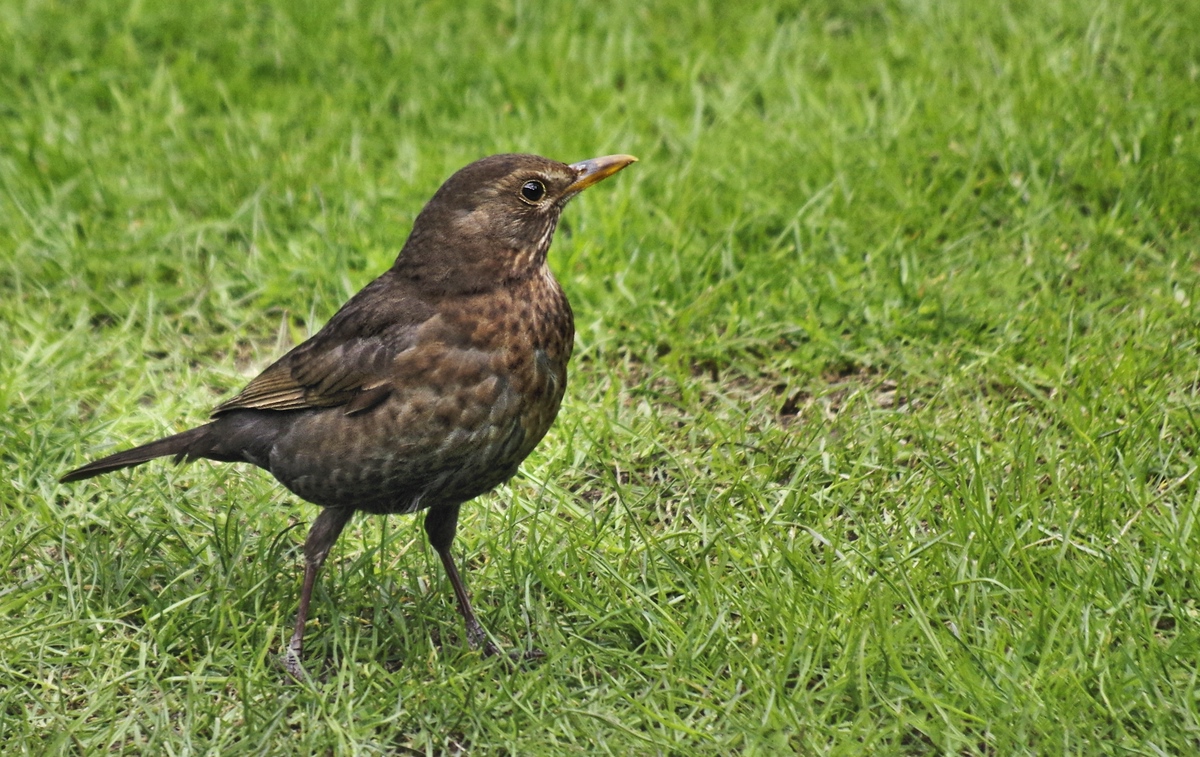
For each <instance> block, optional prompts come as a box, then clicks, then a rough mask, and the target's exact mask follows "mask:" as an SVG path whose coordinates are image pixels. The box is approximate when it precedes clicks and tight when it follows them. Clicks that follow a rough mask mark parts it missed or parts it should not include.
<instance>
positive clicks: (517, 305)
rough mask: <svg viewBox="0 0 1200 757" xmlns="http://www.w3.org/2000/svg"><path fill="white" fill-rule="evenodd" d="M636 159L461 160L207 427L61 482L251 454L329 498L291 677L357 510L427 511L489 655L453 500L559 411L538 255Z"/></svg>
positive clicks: (308, 566)
mask: <svg viewBox="0 0 1200 757" xmlns="http://www.w3.org/2000/svg"><path fill="white" fill-rule="evenodd" d="M635 160H636V158H634V157H632V156H630V155H610V156H607V157H603V158H595V159H592V160H585V161H582V162H580V163H573V164H571V165H566V164H564V163H558V162H556V161H553V160H549V159H547V158H542V157H538V156H536V155H495V156H492V157H490V158H484V159H483V160H480V161H477V162H475V163H472V164H471V165H469V166H467V167H466V168H463V169H462V170H460V171H458V172H457V173H456V174H454V175H453V176H451V177H450V179H449V180H447V181H446V183H445V184H443V185H442V187H441V189H439V190H438V191H437V194H435V195H434V196H433V199H431V200H430V201H429V203H428V204H427V205H426V206H425V208H424V209H423V210H422V211H421V213H420V215H418V216H417V219H416V221H415V222H414V223H413V228H412V233H411V234H410V235H409V237H408V241H407V242H406V243H405V244H404V248H403V249H402V250H401V251H400V255H399V257H397V259H396V262H395V264H393V265H392V267H391V268H390V269H389V270H388V271H387V272H386V273H384V274H383V275H382V276H380V277H379V278H377V279H376V280H375V281H373V282H371V283H370V284H368V285H367V286H366V288H364V289H363V290H362V291H361V292H359V293H358V294H356V295H355V296H354V297H352V298H351V299H350V301H349V302H347V303H346V304H345V306H343V307H342V309H341V310H339V311H338V312H337V314H336V315H334V316H333V318H332V319H330V321H329V323H327V324H326V325H325V327H324V328H323V329H321V330H320V331H319V332H317V334H315V335H314V336H313V337H312V338H311V339H309V340H308V341H306V342H304V343H303V344H301V345H299V346H298V347H296V348H295V349H293V350H292V351H291V352H289V353H287V354H286V355H284V356H283V357H282V358H280V359H279V360H278V361H276V362H275V363H274V364H273V365H271V366H270V367H269V368H267V369H266V370H265V371H263V372H262V373H261V374H260V375H259V376H258V377H257V378H256V379H254V380H253V381H251V382H250V384H249V385H247V386H246V388H245V389H243V390H242V392H241V394H239V395H237V396H236V397H234V398H233V399H230V400H229V401H227V402H225V403H224V404H222V405H220V406H218V407H217V408H216V410H215V411H213V420H212V421H211V422H209V423H206V424H205V425H203V426H200V427H198V428H193V429H191V430H190V431H184V432H183V433H181V434H175V435H174V436H169V437H167V438H165V439H159V440H158V441H155V442H151V443H149V444H145V445H143V446H141V447H136V448H134V449H131V450H127V451H125V452H119V453H117V454H115V455H110V456H108V457H105V458H102V459H100V460H97V461H95V462H93V463H89V464H87V465H85V466H83V467H82V468H79V469H77V470H73V471H71V472H70V473H67V474H66V475H65V476H63V477H62V479H61V480H62V481H63V482H67V481H78V480H79V479H83V478H89V477H91V476H96V475H99V474H101V473H108V472H109V471H114V470H118V469H121V468H127V467H130V466H133V465H139V464H141V463H144V462H146V461H147V460H151V459H154V458H156V457H166V456H174V458H175V461H176V462H181V461H184V460H195V459H196V458H206V459H208V460H217V461H220V462H245V463H252V464H254V465H257V466H259V467H260V468H264V469H266V470H267V471H270V473H271V475H273V476H275V478H277V479H278V480H279V482H280V483H282V484H283V485H284V486H286V487H287V488H288V489H290V490H291V491H292V492H293V493H295V494H296V495H297V496H299V497H301V498H303V499H306V500H308V501H309V502H312V503H315V504H318V505H321V506H322V507H323V508H324V509H323V510H322V511H321V514H320V515H318V516H317V519H316V521H315V522H314V523H313V525H312V529H311V530H310V531H309V533H308V538H307V539H306V540H305V543H304V557H305V568H304V585H303V588H302V589H301V591H300V607H299V610H298V612H297V614H296V626H295V631H294V633H293V634H292V638H291V642H290V643H289V644H288V647H287V651H286V652H285V654H284V664H285V667H286V668H287V670H288V672H289V673H290V674H291V675H293V676H295V677H299V676H301V675H302V674H303V668H302V666H301V654H302V650H303V644H304V626H305V621H306V619H307V617H308V605H309V600H310V599H311V598H312V590H313V582H314V580H315V579H316V576H317V571H319V570H320V568H321V563H322V562H324V560H325V557H326V555H327V554H329V549H330V547H332V546H333V543H334V542H335V541H336V540H337V538H338V535H339V534H341V532H342V529H343V528H344V527H345V526H346V523H347V522H348V521H349V520H350V517H351V516H352V515H353V514H354V513H355V511H357V510H361V511H363V512H367V513H375V514H381V515H386V514H392V513H396V514H399V513H412V512H416V511H418V510H428V513H427V514H426V516H425V532H426V534H428V536H429V541H430V543H431V544H432V545H433V547H434V549H436V550H437V552H438V555H439V556H440V557H441V559H442V564H443V565H444V566H445V568H446V574H447V575H448V576H449V578H450V583H451V585H452V586H453V587H454V593H455V596H456V597H457V599H458V607H459V610H460V611H461V612H462V615H463V618H464V619H465V621H466V627H467V640H468V642H469V643H470V645H471V646H472V647H475V648H477V647H480V646H482V648H483V651H484V653H485V654H488V655H491V654H496V653H497V652H498V650H497V649H496V647H495V645H493V644H492V643H491V641H490V640H489V639H488V637H487V634H486V633H485V632H484V630H483V628H482V626H480V624H479V621H478V620H476V618H475V613H474V611H473V610H472V609H471V601H470V599H469V598H468V597H467V591H466V588H465V587H464V586H463V582H462V579H461V578H460V577H459V574H458V569H457V568H456V567H455V565H454V558H453V557H452V556H451V554H450V544H451V542H452V541H453V540H454V531H455V527H456V525H457V523H458V510H459V507H460V506H461V505H462V503H464V502H466V501H467V500H469V499H472V498H473V497H476V496H478V495H480V494H483V493H484V492H486V491H489V490H490V489H492V488H494V487H495V486H497V485H498V484H500V483H502V482H504V481H506V480H507V479H508V478H510V477H511V476H512V475H513V474H514V473H516V471H517V466H518V465H520V464H521V461H522V460H524V459H525V457H526V456H527V455H528V454H529V453H530V452H531V451H532V450H533V448H534V447H535V446H536V445H537V443H538V442H539V441H541V439H542V437H543V436H544V435H545V433H546V431H547V430H548V429H549V428H550V424H551V423H553V421H554V417H555V415H557V413H558V408H559V404H560V403H561V402H562V398H563V391H564V390H565V388H566V382H567V360H568V359H569V358H570V356H571V348H572V342H573V339H574V334H575V326H574V321H573V318H572V315H571V307H570V305H569V304H568V303H567V299H566V297H565V296H564V295H563V291H562V289H561V288H560V287H559V285H558V282H557V281H555V279H554V276H553V274H552V273H551V272H550V269H549V267H547V265H546V253H547V251H548V250H549V248H550V241H551V238H552V237H553V235H554V229H555V226H556V225H557V223H558V218H559V216H560V215H561V213H562V210H563V207H564V206H565V205H566V204H567V201H569V200H570V199H571V198H572V197H574V196H575V195H576V194H578V193H579V192H581V191H582V190H584V189H586V188H587V187H590V186H591V185H593V184H595V183H596V182H598V181H600V180H602V179H605V178H607V177H609V176H611V175H613V174H614V173H616V172H617V171H620V170H621V169H622V168H624V167H625V166H627V165H629V164H630V163H633V162H634V161H635Z"/></svg>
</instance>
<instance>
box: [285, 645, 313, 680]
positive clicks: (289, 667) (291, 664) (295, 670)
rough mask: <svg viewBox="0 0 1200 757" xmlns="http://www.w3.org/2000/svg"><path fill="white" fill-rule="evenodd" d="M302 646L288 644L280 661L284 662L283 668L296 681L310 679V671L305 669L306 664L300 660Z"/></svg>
mask: <svg viewBox="0 0 1200 757" xmlns="http://www.w3.org/2000/svg"><path fill="white" fill-rule="evenodd" d="M300 657H301V648H300V647H298V646H295V645H291V644H289V645H288V648H287V650H286V651H284V653H283V655H282V657H281V658H280V662H281V663H283V669H284V670H285V671H287V674H288V677H289V678H291V679H292V681H294V682H295V683H303V682H304V681H307V680H308V671H306V670H305V669H304V664H303V663H302V662H301V661H300Z"/></svg>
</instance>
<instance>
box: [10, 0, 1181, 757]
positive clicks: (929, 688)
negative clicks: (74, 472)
mask: <svg viewBox="0 0 1200 757" xmlns="http://www.w3.org/2000/svg"><path fill="white" fill-rule="evenodd" d="M0 50H3V51H4V52H3V53H0V410H2V411H3V416H4V421H3V422H2V423H0V460H2V461H3V468H4V471H5V473H4V475H3V476H0V568H2V569H3V575H4V578H3V579H0V743H3V744H5V745H7V752H8V753H9V754H13V755H15V754H43V753H59V752H68V753H79V754H84V753H87V754H94V753H120V754H126V753H128V754H134V753H146V754H156V755H157V754H178V755H186V754H221V755H230V754H241V753H255V754H279V753H302V754H304V753H328V754H452V755H454V754H466V755H489V754H519V755H528V754H546V755H558V754H588V755H591V754H613V755H629V754H636V755H658V754H662V755H667V754H670V755H703V754H714V755H715V754H722V755H723V754H748V755H749V754H756V755H775V754H787V753H798V754H805V755H808V754H828V755H857V754H881V755H882V754H897V755H921V754H953V755H1012V754H1082V755H1093V754H1103V753H1111V754H1142V755H1166V754H1186V753H1194V752H1196V751H1198V750H1200V604H1198V601H1200V523H1198V522H1197V521H1198V519H1200V474H1198V473H1197V466H1198V465H1200V342H1198V340H1200V225H1198V223H1197V219H1200V4H1197V3H1195V2H1194V1H1193V0H1143V1H1141V2H1138V1H1137V0H1105V1H1101V2H1087V1H1086V0H1046V2H1037V3H1035V2H1023V1H1018V0H1013V1H1012V2H994V3H980V2H968V1H967V0H961V1H960V0H950V1H948V2H938V1H937V0H907V1H906V0H813V2H806V3H800V2H792V1H790V0H779V1H778V2H775V3H763V4H760V5H757V6H755V5H752V4H739V3H709V2H704V1H703V0H702V1H701V2H699V3H693V2H685V3H668V2H661V3H650V4H648V5H645V4H641V3H634V2H630V1H629V0H616V1H615V2H611V3H590V4H578V5H576V4H569V3H557V4H551V3H544V4H543V3H524V2H510V1H506V0H504V1H500V2H495V3H488V4H484V3H467V4H462V3H448V2H439V1H437V0H435V1H434V2H429V3H416V2H411V1H410V0H403V1H402V2H394V3H391V2H379V1H378V0H344V2H340V3H338V2H325V1H323V0H322V1H319V2H305V3H301V2H295V3H289V2H284V1H283V0H278V1H276V2H267V3H263V4H254V5H251V4H243V3H228V2H218V1H217V0H195V1H194V2H188V3H143V2H113V3H67V2H52V1H51V0H11V1H10V2H3V3H0ZM512 151H522V152H536V153H539V154H543V155H547V156H550V157H554V158H557V159H561V160H564V161H568V162H570V161H575V160H581V159H583V158H589V157H593V156H597V155H604V154H608V153H617V152H626V153H632V154H634V155H637V156H638V157H639V158H640V159H641V162H639V163H638V164H636V165H634V166H632V167H630V168H629V169H627V170H626V171H624V172H622V173H621V174H620V175H618V176H616V177H614V178H613V179H611V180H609V181H606V182H604V183H603V184H601V185H600V186H598V187H596V188H595V189H592V190H589V191H588V192H587V193H585V194H584V195H583V196H581V197H580V198H579V199H577V200H575V201H574V202H573V203H572V204H571V206H570V207H568V209H567V211H566V213H565V215H564V219H563V223H562V224H561V225H560V227H559V231H558V235H557V237H556V241H555V244H554V248H553V249H552V251H551V264H552V267H553V268H554V270H555V271H556V273H557V275H558V278H559V280H560V281H561V282H562V284H563V287H564V289H565V290H566V291H567V294H568V296H569V297H570V299H571V302H572V304H573V306H574V309H575V313H576V324H577V330H578V334H577V337H576V353H575V357H574V358H573V360H572V363H571V379H570V386H569V389H568V397H567V400H566V402H565V403H564V406H563V410H562V412H561V414H560V416H559V419H558V422H557V424H556V425H555V427H554V428H553V429H552V430H551V432H550V434H549V435H548V436H547V438H546V439H545V441H544V442H543V443H542V445H541V446H540V447H539V448H538V450H537V451H535V453H534V454H533V456H532V457H531V458H530V459H529V460H528V461H527V462H526V463H525V465H524V466H523V468H522V472H521V474H520V475H519V476H517V477H516V478H514V479H513V480H512V481H510V482H509V483H508V484H506V485H504V486H502V487H500V488H499V489H498V490H497V491H496V492H494V493H492V494H489V495H485V496H483V497H481V498H479V499H478V500H477V501H476V502H474V503H472V504H470V505H468V506H467V507H465V508H464V517H463V519H462V522H461V523H460V528H459V538H458V540H457V542H456V554H457V555H458V557H459V559H460V561H461V563H460V564H463V565H465V567H466V572H467V575H466V580H467V583H468V586H469V587H470V589H471V591H472V593H473V595H474V598H475V603H476V609H477V610H478V611H479V612H480V615H481V619H482V621H483V622H484V624H485V626H487V628H488V629H489V630H490V631H491V633H492V634H493V635H494V636H495V637H496V638H497V639H498V640H499V641H500V642H502V643H504V644H505V645H507V646H510V647H513V648H519V649H520V648H527V647H529V646H530V645H536V646H538V647H540V648H542V649H543V650H545V651H546V653H547V656H546V657H545V659H543V660H541V661H537V662H533V663H530V664H526V665H523V666H521V667H519V668H517V669H511V668H510V667H509V666H507V665H506V664H505V662H504V661H503V660H498V659H493V658H485V657H483V656H481V655H480V654H479V653H477V652H473V651H470V650H468V649H467V648H466V645H465V643H464V642H465V640H464V638H463V636H464V634H463V632H462V626H461V620H460V618H459V616H458V614H457V612H456V610H455V607H454V602H453V595H452V593H451V592H450V587H449V583H448V582H447V580H446V578H445V576H444V574H443V572H442V569H441V565H440V564H439V562H438V559H437V556H436V554H435V553H434V551H433V550H432V549H431V548H430V547H429V546H428V545H427V544H426V542H425V537H424V534H423V532H422V530H421V528H420V521H419V519H415V518H408V517H396V518H390V519H384V518H369V517H360V518H358V519H356V520H355V521H353V523H352V525H351V527H350V528H348V529H347V532H346V533H345V534H343V536H342V538H341V540H340V541H339V542H338V544H337V546H336V547H335V548H334V551H333V552H332V554H331V556H330V559H329V561H328V563H327V565H326V569H325V571H324V572H323V574H322V576H321V579H320V580H319V582H318V586H317V590H316V593H315V595H314V601H313V609H312V618H313V620H312V623H311V625H310V627H309V633H308V644H307V648H306V652H307V655H308V658H309V661H310V665H309V667H310V669H311V670H313V671H314V674H315V680H314V681H312V682H308V683H304V684H293V683H288V682H287V681H286V680H285V676H284V674H283V672H282V670H281V668H280V667H279V665H278V661H277V660H278V653H279V651H280V649H281V647H282V645H283V644H284V643H285V642H286V639H287V637H288V635H289V633H290V624H291V619H292V616H293V613H294V612H295V606H296V600H297V596H298V592H299V573H300V568H301V565H302V556H301V553H300V547H301V544H302V542H303V537H304V532H305V529H306V528H307V524H308V523H310V522H311V520H312V519H313V517H314V516H315V514H316V512H317V508H316V507H314V506H312V505H308V504H306V503H303V502H301V501H298V500H297V499H296V498H295V497H293V496H292V495H290V494H289V493H288V492H287V491H286V490H284V489H283V488H282V487H280V486H279V485H278V484H276V483H275V482H274V481H273V480H272V479H271V478H270V476H269V475H267V474H265V473H263V472H262V471H259V470H257V469H252V468H250V467H249V466H225V465H217V464H212V463H207V462H200V463H196V464H193V465H190V466H182V467H175V466H172V465H170V463H169V462H165V461H159V462H155V463H151V464H148V465H146V466H143V467H141V468H138V469H136V470H132V471H127V472H121V473H117V474H114V475H111V476H106V477H103V478H98V479H95V480H90V481H86V482H81V483H77V484H72V485H60V484H58V483H57V481H56V479H57V477H58V476H59V475H61V474H62V473H63V472H65V471H66V470H68V469H70V468H72V467H74V466H76V465H79V464H82V463H83V462H85V461H86V460H88V459H91V458H94V457H97V456H99V455H102V454H105V453H107V452H112V451H115V450H117V449H120V448H123V447H126V446H130V445H132V444H135V443H139V442H144V441H148V440H150V439H152V438H156V437H157V436H161V435H165V434H168V433H171V432H175V431H180V430H183V429H184V428H187V427H190V426H192V425H196V424H198V423H200V422H202V421H204V420H205V419H206V417H207V414H208V412H209V410H210V409H211V408H212V407H213V406H214V405H216V404H217V403H219V402H220V401H221V400H222V399H225V398H228V397H230V396H231V395H232V394H233V393H234V392H236V391H237V390H238V389H239V388H240V387H241V386H242V385H244V384H245V382H246V381H248V380H249V379H250V378H252V377H253V376H254V375H255V373H256V372H257V371H258V370H261V369H262V368H263V367H265V366H266V365H267V364H269V363H270V362H271V361H272V360H273V359H274V357H276V356H278V355H279V354H281V353H282V352H283V351H284V350H285V349H287V348H288V347H289V346H291V345H293V344H296V343H298V342H299V341H301V340H303V339H304V338H305V337H306V336H308V335H309V334H311V333H313V332H315V331H316V330H317V329H318V328H320V326H321V325H322V324H323V323H324V322H325V321H326V320H327V319H328V318H329V317H330V316H331V315H332V314H333V313H334V312H335V311H336V309H337V308H338V306H339V305H340V304H341V303H342V302H343V301H344V300H345V299H346V298H347V297H349V296H350V295H351V294H352V293H353V292H355V291H356V290H357V289H359V288H360V287H362V286H363V285H364V284H366V283H367V282H368V281H370V280H371V279H372V278H373V277H374V276H376V275H378V273H380V272H382V271H383V270H385V269H386V268H387V267H388V266H389V265H390V263H391V261H392V260H393V258H394V257H395V254H396V252H397V251H398V250H399V248H400V246H401V245H402V243H403V241H404V238H405V235H406V234H407V232H408V229H409V228H410V226H411V223H412V220H413V218H414V217H415V215H416V213H417V212H418V211H419V209H420V207H421V205H422V203H423V202H424V201H425V200H426V199H428V198H429V196H430V195H431V194H432V193H433V191H434V190H435V189H436V188H437V187H438V185H439V184H440V183H441V182H442V180H444V179H445V178H446V177H447V176H448V175H449V174H450V173H452V172H453V171H454V170H456V169H457V168H459V167H461V166H463V165H465V164H466V163H468V162H470V161H472V160H474V159H476V158H479V157H482V156H484V155H487V154H491V153H496V152H512Z"/></svg>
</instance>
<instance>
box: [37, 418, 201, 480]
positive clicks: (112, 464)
mask: <svg viewBox="0 0 1200 757" xmlns="http://www.w3.org/2000/svg"><path fill="white" fill-rule="evenodd" d="M212 426H213V424H211V423H206V424H204V425H203V426H197V427H196V428H193V429H191V430H189V431H184V432H183V433H181V434H175V435H174V436H168V437H167V438H165V439H159V440H158V441H156V442H150V443H149V444H143V445H142V446H140V447H134V448H133V449H127V450H125V451H124V452H118V453H117V454H115V455H109V456H108V457H102V458H100V459H99V460H96V461H94V462H90V463H88V464H87V465H85V466H83V467H82V468H76V469H75V470H73V471H71V472H70V473H67V474H66V475H64V476H63V477H62V478H60V479H58V480H59V481H60V482H61V483H64V484H65V483H68V482H70V481H79V480H81V479H84V478H91V477H92V476H99V475H100V474H101V473H109V472H111V471H115V470H120V469H122V468H132V467H133V466H135V465H141V464H142V463H144V462H146V461H147V460H153V459H154V458H156V457H168V456H170V455H174V456H175V462H177V463H178V462H182V461H183V460H184V459H185V458H186V459H191V458H195V457H201V456H203V454H204V452H205V451H207V448H208V447H210V446H211V443H210V442H209V439H208V434H209V431H210V430H211V429H212Z"/></svg>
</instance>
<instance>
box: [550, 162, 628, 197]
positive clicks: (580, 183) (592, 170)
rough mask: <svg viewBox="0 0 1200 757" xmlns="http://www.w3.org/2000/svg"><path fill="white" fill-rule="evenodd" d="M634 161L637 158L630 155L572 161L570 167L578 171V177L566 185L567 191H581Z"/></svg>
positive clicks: (572, 192)
mask: <svg viewBox="0 0 1200 757" xmlns="http://www.w3.org/2000/svg"><path fill="white" fill-rule="evenodd" d="M636 162H637V158H635V157H633V156H632V155H605V156H604V157H603V158H592V159H591V160H581V161H579V162H578V163H572V164H571V168H574V169H575V170H576V171H577V172H578V173H579V178H577V179H575V183H574V184H572V185H571V186H569V187H567V193H569V194H575V193H576V192H582V191H583V190H585V189H587V188H588V187H590V186H592V185H593V184H595V183H597V182H600V181H603V180H604V179H607V178H608V177H609V176H612V175H613V174H615V173H616V172H617V171H620V170H621V169H622V168H624V167H625V166H627V165H629V164H630V163H636Z"/></svg>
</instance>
